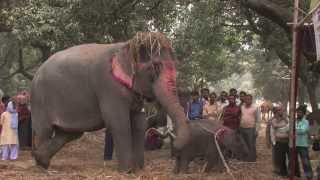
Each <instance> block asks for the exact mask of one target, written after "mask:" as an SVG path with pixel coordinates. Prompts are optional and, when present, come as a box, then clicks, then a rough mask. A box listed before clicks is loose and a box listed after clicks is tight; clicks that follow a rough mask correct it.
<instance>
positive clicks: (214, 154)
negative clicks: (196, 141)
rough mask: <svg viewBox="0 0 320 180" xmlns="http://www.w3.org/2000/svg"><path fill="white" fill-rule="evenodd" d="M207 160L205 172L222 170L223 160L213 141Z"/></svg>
mask: <svg viewBox="0 0 320 180" xmlns="http://www.w3.org/2000/svg"><path fill="white" fill-rule="evenodd" d="M206 160H207V164H206V167H205V170H204V171H205V172H210V171H211V170H212V169H214V170H215V171H217V170H221V167H222V160H221V157H220V155H219V152H218V149H217V147H216V145H215V143H211V144H210V145H209V147H208V151H207V155H206Z"/></svg>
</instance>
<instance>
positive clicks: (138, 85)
mask: <svg viewBox="0 0 320 180" xmlns="http://www.w3.org/2000/svg"><path fill="white" fill-rule="evenodd" d="M145 99H147V100H156V101H158V102H159V103H160V104H161V105H162V106H163V107H164V108H165V110H166V112H168V114H169V115H170V116H171V118H172V119H173V120H174V122H175V127H176V134H177V138H176V139H175V142H174V146H175V148H177V149H181V148H183V147H184V146H185V145H186V144H187V142H188V140H189V136H190V135H189V130H188V124H187V120H186V117H185V114H184V112H183V108H182V107H181V106H180V104H179V101H178V98H177V95H176V68H175V56H174V54H173V51H172V48H171V44H170V42H169V40H168V39H167V38H166V37H165V36H164V35H163V34H161V33H138V34H137V35H136V36H135V37H133V39H131V40H129V41H127V42H123V43H116V44H84V45H79V46H75V47H71V48H69V49H66V50H63V51H60V52H58V53H56V54H54V55H52V56H51V57H50V58H49V59H48V60H47V61H46V62H45V63H44V64H43V65H42V66H41V67H40V68H39V70H38V71H37V73H36V74H35V76H34V79H33V81H32V87H31V108H32V109H31V111H32V118H33V121H32V126H33V130H34V132H35V134H36V137H37V145H36V149H35V150H34V151H33V156H34V158H35V160H36V163H37V164H38V165H39V166H41V167H43V168H48V167H49V164H50V159H51V158H52V157H53V156H54V155H55V154H56V153H57V152H58V151H59V150H60V149H61V148H62V147H63V145H64V144H66V143H68V142H70V141H72V140H75V139H77V138H79V137H81V135H82V134H83V133H84V132H87V131H94V130H98V129H102V128H104V127H106V128H107V129H108V130H111V132H112V135H113V137H114V141H115V146H116V151H117V153H116V154H117V158H118V161H119V169H120V170H121V171H130V170H135V169H139V168H142V167H143V165H144V156H143V154H144V131H145V115H144V113H142V112H141V109H142V105H143V101H144V100H145Z"/></svg>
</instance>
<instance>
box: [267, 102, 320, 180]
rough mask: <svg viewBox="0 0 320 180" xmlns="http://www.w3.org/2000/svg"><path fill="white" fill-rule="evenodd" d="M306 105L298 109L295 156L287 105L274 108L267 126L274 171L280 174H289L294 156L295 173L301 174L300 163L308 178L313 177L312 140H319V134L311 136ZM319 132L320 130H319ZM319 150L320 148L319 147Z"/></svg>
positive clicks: (298, 175)
mask: <svg viewBox="0 0 320 180" xmlns="http://www.w3.org/2000/svg"><path fill="white" fill-rule="evenodd" d="M306 112H307V109H306V106H305V105H301V106H299V107H298V108H297V110H296V125H295V126H296V153H295V157H292V156H291V153H290V152H291V150H290V147H289V135H290V134H289V119H288V116H287V114H286V113H285V107H284V106H283V105H281V104H279V105H277V106H275V107H274V108H273V117H272V118H271V119H270V121H269V125H268V126H267V131H266V132H267V138H268V139H267V140H268V141H267V142H268V145H271V147H272V155H273V158H272V159H273V164H274V171H275V173H276V174H278V175H280V176H288V174H289V172H290V171H289V169H291V167H292V165H291V164H290V161H291V160H292V158H294V159H296V161H295V162H296V163H295V165H294V167H295V175H296V176H297V177H300V176H301V173H300V167H299V166H300V163H299V161H301V164H302V169H303V171H304V176H305V177H306V179H308V180H311V179H313V170H312V166H311V162H310V156H309V150H310V148H309V147H310V144H311V141H314V142H316V141H319V140H320V137H319V135H313V136H310V125H309V120H307V119H306ZM318 133H319V132H318ZM318 150H319V149H318ZM319 167H320V166H319V165H318V168H317V171H318V172H317V173H318V177H317V179H318V180H320V171H319V170H320V169H319Z"/></svg>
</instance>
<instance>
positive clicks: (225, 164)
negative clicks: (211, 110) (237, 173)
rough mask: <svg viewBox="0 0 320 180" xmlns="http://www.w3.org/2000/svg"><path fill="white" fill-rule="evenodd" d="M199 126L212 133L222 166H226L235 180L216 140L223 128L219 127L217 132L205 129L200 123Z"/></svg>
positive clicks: (234, 179)
mask: <svg viewBox="0 0 320 180" xmlns="http://www.w3.org/2000/svg"><path fill="white" fill-rule="evenodd" d="M199 126H200V127H201V128H202V129H204V130H205V131H207V132H209V133H211V134H213V135H214V142H215V144H216V146H217V149H218V153H219V155H220V158H221V161H222V163H223V165H224V167H225V168H226V170H227V173H228V174H229V175H230V176H231V177H232V179H233V180H236V178H235V177H234V175H233V173H232V171H231V169H230V168H229V166H228V164H227V162H226V160H225V158H224V156H223V153H222V151H221V148H220V145H219V143H218V141H217V136H218V135H219V132H220V131H222V130H224V129H223V128H221V129H219V130H218V131H217V132H213V131H211V130H209V129H207V128H206V127H204V126H202V124H199Z"/></svg>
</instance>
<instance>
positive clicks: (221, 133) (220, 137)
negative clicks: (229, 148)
mask: <svg viewBox="0 0 320 180" xmlns="http://www.w3.org/2000/svg"><path fill="white" fill-rule="evenodd" d="M225 132H227V129H226V128H224V127H221V128H219V129H218V131H217V132H216V133H215V134H214V136H217V140H218V142H219V144H222V142H223V137H224V133H225ZM214 138H215V137H214Z"/></svg>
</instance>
